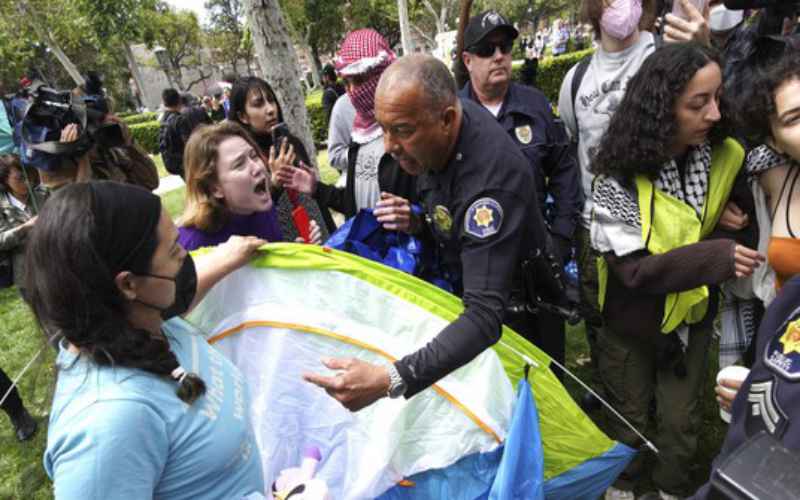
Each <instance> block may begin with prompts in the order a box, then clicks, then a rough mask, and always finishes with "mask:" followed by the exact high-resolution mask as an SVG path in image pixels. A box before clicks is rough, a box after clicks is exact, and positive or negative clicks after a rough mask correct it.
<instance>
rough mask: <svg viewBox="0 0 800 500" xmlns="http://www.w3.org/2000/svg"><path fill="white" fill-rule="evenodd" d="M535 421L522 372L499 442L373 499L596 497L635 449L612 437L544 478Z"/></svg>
mask: <svg viewBox="0 0 800 500" xmlns="http://www.w3.org/2000/svg"><path fill="white" fill-rule="evenodd" d="M538 422H539V418H538V413H537V410H536V403H535V401H534V399H533V397H532V395H531V391H530V387H529V385H528V382H527V380H525V378H523V379H521V380H520V382H519V384H518V385H517V401H516V403H515V405H514V414H513V416H512V419H511V428H510V430H509V433H508V436H507V437H506V441H505V444H504V446H500V447H498V448H497V449H496V450H494V451H492V452H489V453H475V454H472V455H469V456H467V457H464V458H462V459H461V460H459V461H458V462H456V463H455V464H453V465H451V466H450V467H447V468H444V469H437V470H431V471H426V472H423V473H420V474H416V475H414V476H411V477H410V478H408V480H409V481H410V484H409V485H408V486H402V485H398V486H395V487H394V488H392V489H390V490H389V491H387V492H386V493H384V494H383V495H381V496H380V497H379V500H426V499H431V498H437V499H443V500H444V499H447V500H486V499H488V500H542V499H547V500H583V499H586V500H596V499H597V498H599V497H601V496H602V494H603V492H604V491H605V490H606V489H607V488H608V487H609V486H611V483H613V482H614V480H615V479H616V478H617V476H618V475H619V474H620V473H621V472H622V471H623V470H624V469H625V467H626V466H627V465H628V463H629V462H630V461H631V459H632V458H633V457H634V456H635V455H636V450H634V449H632V448H629V447H627V446H625V445H623V444H620V443H617V444H615V445H614V446H613V447H612V448H611V449H610V450H608V451H607V452H605V453H603V454H602V455H599V456H597V457H595V458H591V459H589V460H587V461H585V462H583V463H582V464H580V465H578V466H577V467H574V468H572V469H570V470H568V471H566V472H564V473H562V474H559V475H558V476H556V477H553V478H550V479H548V480H546V481H545V480H544V477H543V476H544V458H543V450H542V442H541V436H540V434H539V423H538Z"/></svg>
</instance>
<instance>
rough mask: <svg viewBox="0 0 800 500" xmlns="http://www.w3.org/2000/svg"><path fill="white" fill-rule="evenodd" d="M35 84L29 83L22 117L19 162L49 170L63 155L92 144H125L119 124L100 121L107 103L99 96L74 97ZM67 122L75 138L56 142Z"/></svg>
mask: <svg viewBox="0 0 800 500" xmlns="http://www.w3.org/2000/svg"><path fill="white" fill-rule="evenodd" d="M37 83H38V84H37ZM37 83H34V84H32V85H31V91H30V94H31V97H32V99H31V102H30V103H29V104H28V107H27V108H26V109H25V112H24V114H23V118H22V144H21V147H20V153H21V155H20V156H21V160H22V164H23V165H25V166H26V167H27V166H30V167H34V168H37V169H40V170H44V171H52V170H55V169H57V168H58V167H59V166H60V165H61V160H62V159H63V158H77V157H80V156H83V155H84V154H86V153H87V152H88V151H89V150H90V149H91V148H92V146H94V145H95V144H97V145H98V146H99V147H101V148H112V147H118V146H122V145H124V144H125V140H124V136H123V134H122V129H121V127H120V126H119V124H117V123H104V122H103V120H104V118H105V116H106V114H108V106H107V105H106V103H105V99H104V98H103V97H102V96H99V95H89V96H84V97H81V98H78V99H75V98H74V97H73V95H72V93H71V92H69V91H58V90H54V89H52V88H49V87H47V86H45V85H44V83H42V82H37ZM76 101H77V102H76ZM70 124H76V125H77V126H78V139H77V140H76V141H73V142H60V139H61V131H62V130H63V129H64V128H65V127H66V126H68V125H70Z"/></svg>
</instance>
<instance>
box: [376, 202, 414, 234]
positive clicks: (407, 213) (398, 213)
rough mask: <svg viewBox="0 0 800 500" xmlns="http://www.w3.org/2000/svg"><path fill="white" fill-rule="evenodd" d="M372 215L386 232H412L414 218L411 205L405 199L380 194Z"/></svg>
mask: <svg viewBox="0 0 800 500" xmlns="http://www.w3.org/2000/svg"><path fill="white" fill-rule="evenodd" d="M372 213H373V214H374V215H375V218H376V219H378V222H380V223H381V224H382V225H383V228H384V229H386V230H387V231H403V232H404V233H413V232H414V229H415V224H414V219H415V216H414V214H413V212H412V211H411V203H410V202H409V201H408V200H407V199H405V198H401V197H400V196H395V195H393V194H391V193H386V192H382V193H381V199H380V200H379V201H378V203H376V204H375V209H374V210H373V211H372Z"/></svg>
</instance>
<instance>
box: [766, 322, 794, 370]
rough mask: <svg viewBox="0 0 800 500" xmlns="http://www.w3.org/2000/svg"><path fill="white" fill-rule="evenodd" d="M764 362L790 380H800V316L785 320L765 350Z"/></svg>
mask: <svg viewBox="0 0 800 500" xmlns="http://www.w3.org/2000/svg"><path fill="white" fill-rule="evenodd" d="M764 364H766V365H767V367H768V368H769V369H770V370H772V371H774V372H776V373H777V374H778V375H781V376H782V377H784V378H787V379H789V380H800V318H796V319H794V320H792V321H788V322H785V323H784V324H783V325H781V327H780V328H779V329H778V331H777V332H776V333H775V335H773V336H772V339H771V340H770V342H769V344H767V348H766V350H765V352H764Z"/></svg>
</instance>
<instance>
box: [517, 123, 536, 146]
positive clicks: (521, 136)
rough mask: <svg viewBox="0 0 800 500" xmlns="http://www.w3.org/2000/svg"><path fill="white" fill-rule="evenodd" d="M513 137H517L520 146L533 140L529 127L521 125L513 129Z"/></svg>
mask: <svg viewBox="0 0 800 500" xmlns="http://www.w3.org/2000/svg"><path fill="white" fill-rule="evenodd" d="M514 135H516V136H517V140H518V141H519V142H521V143H522V144H526V145H527V144H530V143H531V141H532V140H533V131H532V130H531V126H530V125H522V126H520V127H516V128H515V129H514Z"/></svg>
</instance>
